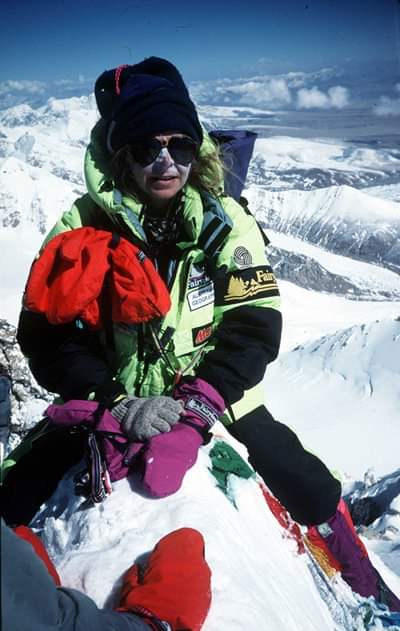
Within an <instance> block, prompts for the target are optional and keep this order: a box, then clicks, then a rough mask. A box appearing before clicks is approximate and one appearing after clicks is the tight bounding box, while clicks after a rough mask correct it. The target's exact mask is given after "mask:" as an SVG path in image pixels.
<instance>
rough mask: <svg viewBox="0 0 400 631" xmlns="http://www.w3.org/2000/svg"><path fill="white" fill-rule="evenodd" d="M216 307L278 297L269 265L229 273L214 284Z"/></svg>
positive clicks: (276, 286)
mask: <svg viewBox="0 0 400 631" xmlns="http://www.w3.org/2000/svg"><path fill="white" fill-rule="evenodd" d="M215 289H216V300H215V304H216V305H232V304H235V303H240V302H243V301H245V300H251V299H252V298H270V297H271V296H279V290H278V285H277V283H276V278H275V275H274V273H273V271H272V267H270V265H261V266H259V267H250V268H247V269H242V270H236V271H234V272H229V273H228V274H226V276H225V277H224V278H223V279H220V280H219V282H218V283H216V287H215Z"/></svg>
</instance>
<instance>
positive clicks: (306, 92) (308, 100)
mask: <svg viewBox="0 0 400 631" xmlns="http://www.w3.org/2000/svg"><path fill="white" fill-rule="evenodd" d="M348 103H349V91H348V89H347V88H344V87H343V86H341V85H336V86H334V87H332V88H329V90H327V92H322V90H319V89H318V88H317V87H315V86H314V87H312V88H301V89H300V90H299V91H298V92H297V107H298V108H299V109H311V108H318V109H329V108H336V109H342V108H343V107H345V106H346V105H348Z"/></svg>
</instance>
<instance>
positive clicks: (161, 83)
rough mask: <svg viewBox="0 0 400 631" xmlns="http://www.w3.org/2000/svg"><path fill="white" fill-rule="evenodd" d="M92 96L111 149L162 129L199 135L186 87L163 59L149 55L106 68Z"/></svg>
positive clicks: (196, 117)
mask: <svg viewBox="0 0 400 631" xmlns="http://www.w3.org/2000/svg"><path fill="white" fill-rule="evenodd" d="M95 96H96V102H97V106H98V109H99V111H100V114H101V116H102V118H104V119H105V120H107V121H108V124H109V125H108V137H107V145H108V148H109V149H110V150H111V151H116V150H118V149H120V148H121V147H122V146H124V145H126V144H133V143H135V142H137V141H139V140H140V139H141V138H144V137H148V136H154V135H157V134H162V133H165V132H179V133H182V134H186V135H188V136H190V137H191V138H193V140H195V141H196V142H198V143H201V141H202V139H203V132H202V128H201V125H200V121H199V118H198V116H197V112H196V108H195V106H194V104H193V102H192V101H191V99H190V96H189V92H188V90H187V87H186V85H185V83H184V81H183V79H182V77H181V75H180V73H179V72H178V70H177V69H176V68H175V66H174V65H173V64H171V63H170V62H169V61H167V60H166V59H160V58H158V57H149V58H148V59H145V60H144V61H142V62H140V63H138V64H135V65H133V66H121V67H120V68H116V69H114V70H107V71H106V72H104V73H103V74H102V75H101V76H100V77H99V78H98V79H97V81H96V84H95Z"/></svg>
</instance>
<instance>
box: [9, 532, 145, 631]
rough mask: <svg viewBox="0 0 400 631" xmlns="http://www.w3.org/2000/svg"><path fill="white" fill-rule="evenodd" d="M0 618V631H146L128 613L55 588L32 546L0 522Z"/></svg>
mask: <svg viewBox="0 0 400 631" xmlns="http://www.w3.org/2000/svg"><path fill="white" fill-rule="evenodd" d="M1 543H2V546H1V547H2V559H1V587H2V595H3V593H4V601H3V598H2V604H3V605H4V606H2V612H1V614H2V615H1V618H2V623H3V627H2V628H4V629H10V630H11V629H27V628H29V629H41V631H107V630H110V629H113V630H114V631H148V630H149V626H148V625H147V624H146V623H145V622H144V621H143V620H142V618H140V617H138V616H136V615H135V614H131V613H119V612H116V611H111V610H102V609H99V608H98V607H97V606H96V604H95V603H94V601H93V600H92V599H91V598H89V597H88V596H86V595H85V594H83V593H81V592H79V591H77V590H75V589H68V588H62V587H56V586H55V584H54V581H53V579H52V578H51V577H50V574H49V573H48V571H47V570H46V567H45V565H44V563H43V561H42V560H41V559H40V558H39V557H38V556H36V554H35V553H34V552H33V549H32V546H31V545H30V544H29V543H27V542H26V541H23V540H22V539H20V538H19V537H17V536H16V535H15V534H14V533H13V531H12V530H11V529H10V528H8V527H7V526H6V525H5V523H4V521H3V520H1Z"/></svg>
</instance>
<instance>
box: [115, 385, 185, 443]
mask: <svg viewBox="0 0 400 631" xmlns="http://www.w3.org/2000/svg"><path fill="white" fill-rule="evenodd" d="M182 412H183V403H182V401H175V399H172V398H171V397H164V396H158V397H148V398H141V397H140V398H138V397H133V396H127V397H125V399H123V400H122V401H121V403H118V404H117V405H116V406H115V407H114V408H113V409H112V410H111V414H112V415H113V416H114V417H115V418H116V419H117V420H118V421H119V422H120V423H121V426H122V429H123V430H124V432H125V434H126V435H127V436H128V438H130V439H131V440H139V441H143V440H148V439H149V438H152V437H153V436H157V434H163V433H164V432H169V431H170V429H171V427H172V426H173V425H175V423H177V422H178V421H179V418H180V416H181V414H182Z"/></svg>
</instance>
